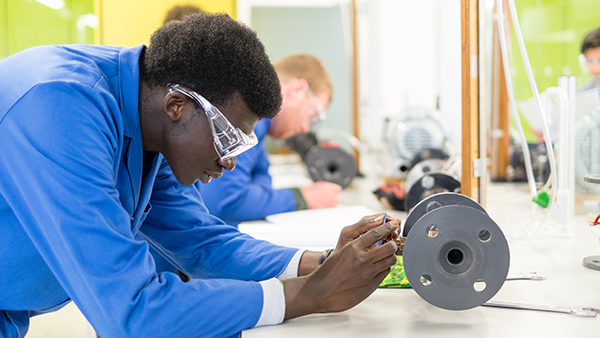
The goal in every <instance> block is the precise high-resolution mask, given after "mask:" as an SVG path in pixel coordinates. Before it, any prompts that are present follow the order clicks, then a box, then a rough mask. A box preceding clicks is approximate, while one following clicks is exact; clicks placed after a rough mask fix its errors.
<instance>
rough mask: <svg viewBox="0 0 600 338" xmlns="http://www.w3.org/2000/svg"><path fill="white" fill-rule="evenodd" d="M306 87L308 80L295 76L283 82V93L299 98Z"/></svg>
mask: <svg viewBox="0 0 600 338" xmlns="http://www.w3.org/2000/svg"><path fill="white" fill-rule="evenodd" d="M307 87H308V82H307V81H306V80H305V79H302V78H296V77H295V78H293V79H291V80H290V81H288V82H287V83H286V84H285V92H286V93H285V94H287V95H288V96H289V97H291V98H294V99H301V98H302V97H303V95H304V91H305V90H306V88H307Z"/></svg>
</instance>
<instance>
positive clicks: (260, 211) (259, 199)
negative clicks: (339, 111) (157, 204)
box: [197, 54, 342, 224]
mask: <svg viewBox="0 0 600 338" xmlns="http://www.w3.org/2000/svg"><path fill="white" fill-rule="evenodd" d="M274 67H275V71H276V72H277V75H278V77H279V81H280V84H281V94H282V97H283V101H282V107H281V111H280V112H279V113H278V114H277V116H275V117H274V118H273V119H272V120H268V119H263V120H261V121H259V122H258V124H257V125H256V128H254V132H255V133H256V136H257V137H258V140H259V145H258V146H256V147H254V148H252V149H250V150H249V151H247V152H245V153H244V154H242V155H240V156H239V157H238V158H237V168H236V170H234V171H231V172H227V173H224V174H223V177H222V178H221V179H219V180H215V181H212V182H210V183H208V184H206V185H201V184H197V186H198V189H199V190H200V193H201V194H202V196H203V197H204V199H205V201H206V207H207V208H208V210H210V213H211V214H213V215H216V216H218V217H219V218H221V219H223V220H224V221H225V222H227V223H230V224H238V223H239V222H243V221H251V220H257V219H263V218H265V217H266V216H268V215H272V214H277V213H281V212H289V211H294V210H304V209H319V208H331V207H335V206H336V205H338V204H339V201H340V196H339V195H340V192H341V191H342V187H341V186H339V185H337V184H335V183H331V182H325V181H321V182H316V183H313V184H312V185H309V186H304V187H300V188H284V189H275V188H273V185H272V184H271V175H270V174H269V161H268V159H267V152H266V150H265V149H264V147H263V140H264V138H265V137H266V135H267V134H268V135H270V136H271V137H273V138H274V139H278V140H285V139H287V138H288V137H291V136H294V135H296V134H299V133H307V132H308V131H309V127H310V125H311V124H312V123H315V122H318V121H319V120H320V119H322V118H323V117H324V115H325V112H324V109H325V108H326V107H327V106H328V105H329V102H330V101H331V94H332V85H331V80H330V78H329V75H328V74H327V71H326V70H325V67H324V66H323V64H322V63H321V61H320V60H319V59H318V58H316V57H314V56H312V55H309V54H293V55H288V56H286V57H283V58H281V59H279V60H277V61H276V62H275V63H274Z"/></svg>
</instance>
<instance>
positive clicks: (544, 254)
mask: <svg viewBox="0 0 600 338" xmlns="http://www.w3.org/2000/svg"><path fill="white" fill-rule="evenodd" d="M376 184H377V183H374V182H373V181H369V180H368V179H358V180H355V182H354V183H353V185H352V186H351V187H350V188H348V189H346V190H345V191H344V192H343V193H342V203H343V206H341V207H338V208H333V209H329V210H328V211H320V214H319V211H317V210H315V211H314V212H315V213H314V214H313V215H311V212H313V211H310V210H309V211H306V212H304V214H301V215H300V216H301V217H298V216H296V215H298V214H297V213H296V214H295V213H290V214H289V215H285V214H282V215H274V216H273V217H272V218H270V219H269V218H268V219H267V220H266V221H258V222H246V223H242V224H241V225H240V229H241V230H242V231H244V232H247V233H249V234H251V235H253V236H254V237H257V238H263V239H267V240H270V241H272V242H275V243H277V244H282V245H287V246H294V247H299V248H307V249H314V250H322V249H323V248H326V247H333V246H334V245H335V242H336V234H339V230H340V229H341V227H342V226H343V225H346V224H350V223H351V221H350V220H349V217H354V218H355V219H356V220H358V219H357V218H360V217H359V216H358V214H361V213H365V212H367V213H370V212H388V213H390V214H392V215H393V216H395V217H398V218H402V219H404V218H406V213H404V212H399V211H393V210H389V209H385V208H384V207H383V206H382V205H381V204H379V202H378V201H377V200H376V199H375V198H374V196H373V195H372V193H371V191H373V190H375V188H376ZM530 201H531V199H530V197H529V196H528V193H527V186H526V185H525V184H505V183H492V184H490V185H489V186H488V189H487V200H486V210H487V212H488V214H489V215H490V217H491V218H492V219H493V220H494V221H495V222H496V223H497V224H498V225H499V226H500V228H501V229H502V230H503V232H504V234H505V236H506V238H507V240H508V243H509V248H510V255H511V261H510V269H509V276H511V275H518V274H519V273H528V272H532V271H535V272H537V274H543V275H546V276H547V278H546V279H544V280H515V281H506V282H505V283H504V285H503V286H502V288H501V289H500V291H499V292H498V293H497V294H496V295H495V296H494V297H493V298H492V300H495V301H504V302H516V303H526V304H536V305H550V306H560V307H567V308H571V307H572V308H575V307H595V308H600V271H596V270H591V269H588V268H585V267H584V266H583V264H582V261H583V259H584V258H585V257H588V256H595V255H600V245H599V243H598V237H597V236H594V235H592V234H591V233H590V232H589V226H588V223H589V222H590V220H591V219H590V217H591V215H589V214H588V215H575V216H574V217H573V218H572V219H571V221H570V222H569V224H568V229H567V230H568V232H567V233H565V232H564V231H562V232H561V233H557V229H559V227H558V225H557V224H555V223H554V221H553V219H554V215H552V214H550V215H549V217H547V218H546V219H545V220H544V222H543V224H541V223H540V220H542V217H543V215H544V214H543V211H541V210H535V208H532V203H531V202H530ZM351 210H355V212H354V213H353V212H351ZM336 215H337V216H336ZM314 216H319V217H317V218H320V219H322V221H323V222H325V223H324V224H327V225H328V226H324V224H320V223H319V221H307V219H311V217H312V218H313V219H314V218H315V217H314ZM336 217H339V222H336V221H335V219H336ZM592 219H593V217H592ZM286 224H287V226H286ZM525 229H527V230H529V231H524V230H525ZM563 230H564V229H563ZM310 233H313V235H312V236H309V234H310ZM392 336H397V337H419V336H420V337H442V336H443V337H445V338H450V337H561V338H565V337H600V316H599V317H597V318H581V317H576V316H573V315H568V314H562V313H549V312H538V311H529V310H514V309H501V308H490V307H481V306H479V307H475V308H472V309H469V310H464V311H450V310H444V309H441V308H438V307H435V306H433V305H431V304H429V303H428V302H426V301H425V300H423V299H422V298H421V297H419V295H418V294H417V293H416V292H415V291H414V290H412V289H377V290H376V291H375V292H374V293H373V294H372V295H371V296H369V297H368V298H367V299H366V300H364V301H363V302H362V303H360V304H358V305H357V306H355V307H354V308H352V309H350V310H347V311H344V312H340V313H327V314H311V315H307V316H303V317H300V318H295V319H292V320H288V321H285V322H284V323H282V324H280V325H275V326H267V327H259V328H254V329H251V330H247V331H244V332H243V333H242V337H244V338H252V337H261V338H268V337H346V338H347V337H392Z"/></svg>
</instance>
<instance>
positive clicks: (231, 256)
mask: <svg viewBox="0 0 600 338" xmlns="http://www.w3.org/2000/svg"><path fill="white" fill-rule="evenodd" d="M181 196H185V197H186V198H181ZM151 206H152V207H151V210H150V212H149V214H148V217H147V218H146V220H145V221H144V225H143V226H142V228H141V229H140V231H141V234H142V236H143V237H144V238H146V239H147V240H148V241H149V242H150V243H151V244H152V245H153V247H154V248H155V249H156V250H157V251H158V252H159V253H161V254H162V255H163V256H164V257H166V258H167V259H168V260H169V261H170V262H171V263H172V264H174V265H175V266H176V267H177V268H178V269H179V270H181V271H184V272H186V274H187V275H189V276H191V277H192V278H231V279H240V280H255V281H260V280H264V279H266V278H272V277H276V276H277V275H279V274H280V273H281V272H282V271H283V270H284V269H285V268H286V266H287V262H289V261H290V259H291V258H292V256H293V255H294V253H296V251H297V250H296V249H289V248H284V247H279V246H275V245H273V244H271V243H268V242H265V241H261V240H256V239H254V238H252V237H250V236H249V235H247V234H243V233H240V231H239V230H238V229H237V228H236V227H234V226H231V225H228V224H225V223H224V222H223V221H222V220H220V219H218V218H217V217H215V216H213V215H211V214H209V213H208V210H207V209H206V207H205V206H204V205H203V203H202V197H201V196H200V193H199V192H198V190H197V189H196V188H195V187H194V186H183V185H181V184H179V182H177V180H176V179H175V177H174V176H173V174H172V172H171V169H170V168H169V166H168V165H167V163H166V161H163V164H162V166H161V169H160V172H159V175H158V176H157V178H156V181H155V185H154V190H153V193H152V199H151ZM250 262H252V264H248V263H250Z"/></svg>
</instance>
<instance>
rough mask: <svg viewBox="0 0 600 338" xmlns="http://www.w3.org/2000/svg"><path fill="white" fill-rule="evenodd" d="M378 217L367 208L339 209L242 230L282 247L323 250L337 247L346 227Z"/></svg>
mask: <svg viewBox="0 0 600 338" xmlns="http://www.w3.org/2000/svg"><path fill="white" fill-rule="evenodd" d="M374 214H376V212H375V211H373V210H371V209H369V208H368V207H366V206H364V205H353V206H338V207H335V208H327V209H314V210H303V211H294V212H286V213H281V214H275V215H271V216H268V217H267V219H266V220H265V221H257V222H243V223H241V224H240V225H239V228H240V230H241V231H242V232H245V233H247V234H249V235H251V236H252V237H254V238H258V239H263V240H266V241H269V242H271V243H275V244H278V245H283V246H290V247H295V248H304V249H312V250H323V249H327V248H332V247H335V245H336V244H337V241H338V238H339V236H340V232H341V230H342V228H343V227H344V226H347V225H351V224H354V223H356V222H358V221H359V220H360V219H361V218H362V217H364V216H368V215H374Z"/></svg>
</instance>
